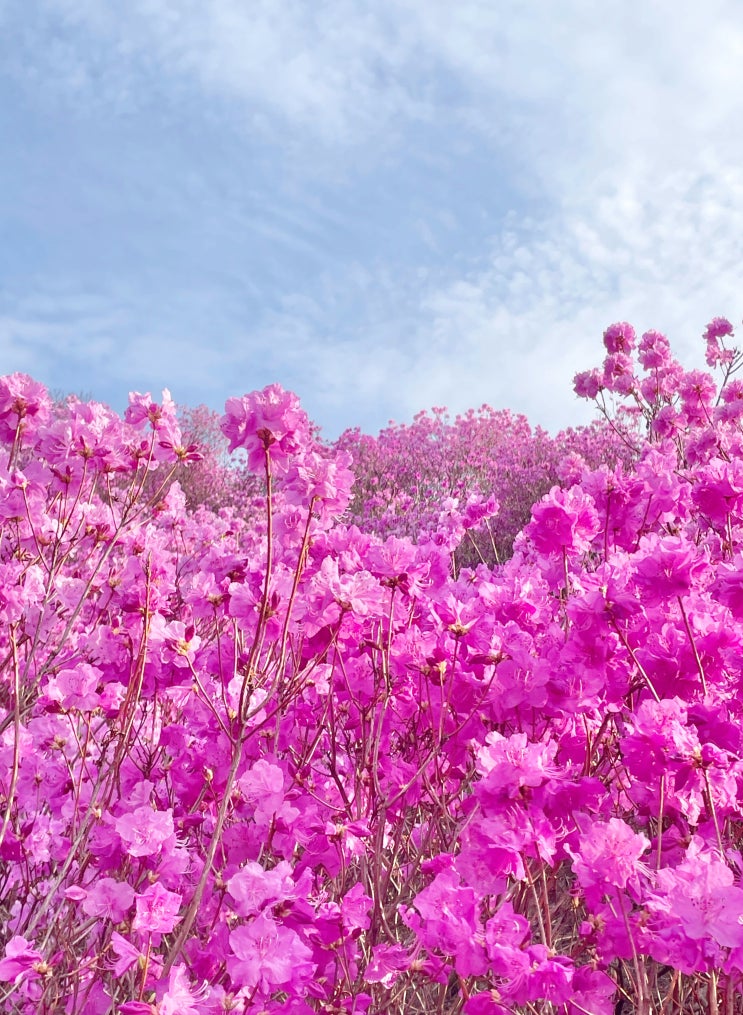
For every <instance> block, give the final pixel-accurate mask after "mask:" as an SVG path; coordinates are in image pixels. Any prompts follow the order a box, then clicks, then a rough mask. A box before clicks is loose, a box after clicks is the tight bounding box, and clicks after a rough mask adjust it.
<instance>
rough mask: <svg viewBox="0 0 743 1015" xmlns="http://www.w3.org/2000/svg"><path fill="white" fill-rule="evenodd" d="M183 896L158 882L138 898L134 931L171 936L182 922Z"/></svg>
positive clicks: (133, 925)
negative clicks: (176, 926) (173, 930)
mask: <svg viewBox="0 0 743 1015" xmlns="http://www.w3.org/2000/svg"><path fill="white" fill-rule="evenodd" d="M181 901H182V900H181V896H180V895H179V894H178V893H177V892H169V891H168V890H167V889H166V888H163V886H162V885H161V884H160V882H159V881H156V882H155V883H154V885H150V886H149V888H146V889H145V891H144V892H142V894H141V895H138V896H137V897H136V905H137V914H136V916H135V917H134V920H133V921H132V929H133V930H138V931H141V932H142V933H144V934H169V933H170V932H171V930H172V929H173V928H174V927H175V925H176V924H177V923H178V921H179V920H180V916H179V911H180V908H181Z"/></svg>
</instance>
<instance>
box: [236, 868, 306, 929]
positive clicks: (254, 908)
mask: <svg viewBox="0 0 743 1015" xmlns="http://www.w3.org/2000/svg"><path fill="white" fill-rule="evenodd" d="M291 875H292V869H291V867H290V866H289V864H288V863H287V862H286V861H285V860H282V861H281V862H280V863H279V864H277V865H276V867H274V868H273V869H272V870H265V869H264V868H263V867H261V865H260V864H259V863H255V862H254V861H250V862H249V863H246V864H245V866H244V867H242V868H241V869H240V870H239V871H238V872H237V874H234V875H233V876H232V877H231V878H230V879H229V881H228V882H227V891H228V892H229V893H230V895H231V896H232V898H233V899H234V900H235V911H236V912H238V913H239V914H240V916H254V915H255V914H257V913H258V912H259V911H260V910H261V909H262V908H263V907H264V906H267V905H269V904H270V905H273V904H274V903H275V902H278V901H279V900H280V899H287V898H290V897H291V896H292V895H293V891H294V881H293V879H292V876H291Z"/></svg>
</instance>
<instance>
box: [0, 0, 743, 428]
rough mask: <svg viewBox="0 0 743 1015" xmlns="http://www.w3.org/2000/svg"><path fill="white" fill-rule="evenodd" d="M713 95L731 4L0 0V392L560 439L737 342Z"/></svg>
mask: <svg viewBox="0 0 743 1015" xmlns="http://www.w3.org/2000/svg"><path fill="white" fill-rule="evenodd" d="M122 12H123V13H122ZM742 94H743V17H741V13H740V6H739V4H738V3H737V2H719V0H708V3H707V4H706V5H705V7H704V12H702V8H701V6H700V5H698V4H694V3H691V2H689V3H685V2H681V3H679V0H675V2H665V0H658V2H655V3H652V4H648V3H647V0H643V2H637V0H616V2H615V0H602V2H601V3H597V2H596V0H585V2H583V0H564V2H562V3H554V0H535V2H531V3H523V2H510V0H498V2H495V0H487V2H485V0H457V3H451V0H374V2H367V0H324V2H321V0H280V2H279V0H126V3H125V4H121V3H113V2H109V0H34V2H33V3H29V2H28V0H0V140H1V141H2V151H3V157H2V159H0V232H1V235H2V238H3V242H2V244H0V356H1V357H2V359H1V361H0V362H1V365H2V372H4V373H5V372H11V371H14V370H21V371H25V372H27V373H30V374H32V375H33V376H34V377H36V378H37V379H39V380H41V381H43V382H45V383H46V384H48V385H49V386H50V387H51V388H53V389H55V390H57V391H75V392H80V393H86V394H89V395H92V396H94V397H96V398H98V399H101V400H103V401H107V402H109V403H110V404H111V405H113V406H114V407H115V408H119V409H120V408H122V407H123V405H124V404H125V401H126V393H127V392H128V391H129V390H151V391H153V392H157V391H158V390H159V389H160V388H162V387H165V386H167V387H169V388H170V389H171V391H172V394H173V397H174V398H175V399H176V401H178V402H183V403H187V404H197V403H199V402H206V403H207V404H209V405H212V406H213V407H215V408H219V407H221V405H222V404H223V402H224V399H225V398H226V397H228V396H229V395H232V394H241V393H242V392H244V391H249V390H252V389H253V388H257V387H262V386H263V385H264V384H267V383H270V382H272V381H279V382H280V383H282V384H283V385H284V386H285V387H288V388H291V389H293V390H295V391H296V392H297V393H298V394H299V395H300V397H301V399H302V402H303V404H304V405H305V408H306V409H307V411H308V412H309V414H310V416H311V417H312V418H313V419H315V420H316V421H317V422H319V423H320V424H321V426H322V427H323V432H324V433H325V434H326V435H327V436H329V437H332V436H335V435H336V434H337V433H338V432H339V431H340V430H342V429H343V428H344V427H346V426H353V425H359V426H361V427H362V429H364V430H367V431H370V432H371V431H375V430H377V429H379V427H381V426H383V425H385V424H386V422H387V421H388V420H389V419H395V420H398V421H407V420H409V419H410V418H411V417H412V415H413V414H414V413H415V412H416V411H418V410H419V409H423V408H426V407H429V406H431V405H447V406H449V407H450V408H451V409H452V410H454V411H460V410H463V409H466V408H468V407H470V406H478V405H480V404H481V403H483V402H487V403H489V404H491V405H493V406H495V407H498V408H500V407H508V408H511V409H514V410H516V411H519V412H525V413H526V414H527V416H528V417H529V419H530V420H531V421H532V422H533V423H540V424H542V425H545V426H548V427H549V428H551V429H556V428H559V427H561V426H565V425H569V424H573V423H576V422H580V421H583V420H585V419H587V418H589V416H590V412H589V410H588V409H587V407H584V406H583V405H582V404H581V403H579V402H578V401H577V400H576V399H575V397H574V395H573V393H572V385H571V378H572V375H573V374H574V373H575V371H576V370H580V369H585V368H588V367H589V366H593V365H595V364H596V363H597V362H598V360H599V357H600V354H601V351H600V339H601V333H602V331H603V329H604V328H605V327H606V326H607V325H608V324H610V323H611V322H612V321H615V320H629V321H631V322H633V323H634V324H635V326H636V327H637V328H638V330H644V329H646V328H650V327H654V328H658V329H659V330H664V331H665V332H666V333H667V334H668V335H669V337H670V339H671V342H672V345H673V346H674V348H675V349H676V351H677V354H678V355H680V356H681V358H682V359H683V360H684V361H685V362H687V363H689V364H692V363H693V364H696V365H701V362H702V355H701V353H702V345H701V343H700V341H699V336H700V334H701V332H702V330H703V328H704V325H705V324H706V322H707V321H708V320H709V319H710V318H711V317H713V316H716V315H724V316H728V317H730V319H731V320H732V321H733V322H734V323H736V324H739V323H740V319H741V316H743V286H742V285H741V282H743V131H741V120H742V118H743V114H742V110H741V98H740V96H741V95H742Z"/></svg>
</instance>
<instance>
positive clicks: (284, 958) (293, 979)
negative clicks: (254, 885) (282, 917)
mask: <svg viewBox="0 0 743 1015" xmlns="http://www.w3.org/2000/svg"><path fill="white" fill-rule="evenodd" d="M230 948H231V949H232V956H231V957H230V958H229V959H228V963H227V965H228V969H229V972H230V976H231V977H232V980H233V982H234V983H236V984H239V985H240V986H247V987H251V988H252V987H260V988H261V989H262V990H266V991H270V990H272V989H275V988H276V987H277V986H283V985H289V984H291V985H292V986H293V988H294V989H300V988H301V986H302V985H303V984H304V983H306V982H307V980H308V979H309V978H310V977H311V976H312V973H313V972H314V969H315V966H314V963H313V962H312V961H311V958H312V951H311V949H310V948H308V947H307V945H306V944H304V943H303V941H302V940H301V938H300V937H299V935H298V934H297V933H296V932H295V931H293V930H290V929H289V928H288V927H282V926H281V925H280V924H277V923H276V921H275V920H274V919H273V918H272V917H271V916H269V915H268V914H267V913H261V914H260V916H257V917H256V918H255V919H254V920H253V921H251V923H249V924H248V925H247V926H245V927H237V928H236V929H235V930H233V931H232V933H231V934H230Z"/></svg>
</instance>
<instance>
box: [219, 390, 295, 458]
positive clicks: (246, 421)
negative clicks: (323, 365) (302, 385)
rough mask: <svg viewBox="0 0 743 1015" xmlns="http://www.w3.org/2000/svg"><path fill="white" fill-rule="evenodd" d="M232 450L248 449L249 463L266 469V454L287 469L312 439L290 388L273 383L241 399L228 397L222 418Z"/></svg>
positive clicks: (223, 428) (222, 426) (224, 430)
mask: <svg viewBox="0 0 743 1015" xmlns="http://www.w3.org/2000/svg"><path fill="white" fill-rule="evenodd" d="M220 425H221V428H222V433H223V434H224V435H225V437H227V439H228V441H229V449H230V451H234V450H235V449H236V448H245V450H246V451H247V452H248V466H249V467H250V468H251V469H252V470H253V471H255V472H261V471H262V470H263V466H264V462H265V459H266V454H270V457H271V462H272V463H273V464H274V466H277V467H278V468H279V469H280V470H282V471H285V470H286V468H287V467H288V465H289V462H290V460H291V458H292V457H293V456H294V455H296V453H297V452H298V451H299V450H300V449H301V448H303V447H304V446H305V445H306V444H307V443H308V442H309V421H308V419H307V416H306V414H305V412H304V410H303V409H302V408H301V406H300V404H299V399H298V398H297V396H296V395H294V394H293V393H292V392H291V391H284V389H283V388H282V387H281V385H279V384H271V385H269V386H268V387H266V388H264V389H263V391H254V392H253V393H252V394H250V395H243V397H242V398H229V399H228V400H227V402H226V403H225V415H224V416H223V417H222V420H221V424H220Z"/></svg>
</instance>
